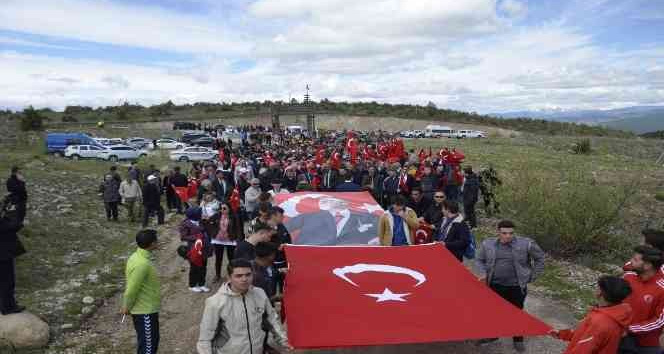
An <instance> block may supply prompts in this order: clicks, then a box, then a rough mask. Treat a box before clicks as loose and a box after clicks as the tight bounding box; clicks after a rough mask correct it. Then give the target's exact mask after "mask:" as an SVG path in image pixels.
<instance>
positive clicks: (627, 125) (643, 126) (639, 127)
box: [603, 112, 664, 134]
mask: <svg viewBox="0 0 664 354" xmlns="http://www.w3.org/2000/svg"><path fill="white" fill-rule="evenodd" d="M603 124H604V125H606V126H607V127H609V128H612V129H620V130H627V131H633V132H635V133H637V134H643V133H648V132H654V131H658V130H664V113H662V112H657V113H653V114H652V115H649V116H646V117H640V118H626V119H620V120H614V121H611V122H606V123H603Z"/></svg>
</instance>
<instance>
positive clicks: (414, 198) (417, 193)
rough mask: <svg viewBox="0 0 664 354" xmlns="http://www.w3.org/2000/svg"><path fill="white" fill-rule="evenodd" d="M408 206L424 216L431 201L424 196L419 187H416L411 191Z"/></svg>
mask: <svg viewBox="0 0 664 354" xmlns="http://www.w3.org/2000/svg"><path fill="white" fill-rule="evenodd" d="M406 206H407V207H409V208H411V209H413V210H414V211H415V214H417V216H418V217H422V216H424V213H425V212H426V211H427V210H428V209H429V207H430V206H431V201H430V200H429V199H427V198H426V197H425V196H424V194H423V193H422V190H421V189H420V188H419V187H415V188H413V189H412V190H411V191H410V199H408V204H407V205H406Z"/></svg>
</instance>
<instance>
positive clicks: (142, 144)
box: [125, 138, 152, 149]
mask: <svg viewBox="0 0 664 354" xmlns="http://www.w3.org/2000/svg"><path fill="white" fill-rule="evenodd" d="M125 144H126V145H129V146H133V147H135V148H138V149H152V140H150V139H145V138H127V139H126V140H125Z"/></svg>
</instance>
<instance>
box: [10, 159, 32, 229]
mask: <svg viewBox="0 0 664 354" xmlns="http://www.w3.org/2000/svg"><path fill="white" fill-rule="evenodd" d="M19 172H20V170H19V168H18V166H14V167H12V171H11V175H10V176H9V178H8V179H7V192H9V199H10V201H11V203H12V204H14V205H15V206H16V217H17V218H18V222H19V223H20V224H23V220H25V213H26V209H27V203H28V191H27V189H26V188H25V180H24V179H23V175H21V174H20V173H19Z"/></svg>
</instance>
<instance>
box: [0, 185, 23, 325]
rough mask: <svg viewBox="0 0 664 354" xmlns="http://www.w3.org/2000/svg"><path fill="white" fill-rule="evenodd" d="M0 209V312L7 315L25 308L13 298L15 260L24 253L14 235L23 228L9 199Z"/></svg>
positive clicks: (17, 212) (14, 206)
mask: <svg viewBox="0 0 664 354" xmlns="http://www.w3.org/2000/svg"><path fill="white" fill-rule="evenodd" d="M0 208H1V209H0V312H1V313H2V314H3V315H9V314H12V313H19V312H22V311H23V310H25V307H23V306H19V305H18V304H17V303H16V298H15V297H14V290H15V288H16V267H15V264H16V263H15V259H16V257H18V256H20V255H22V254H24V253H25V248H23V245H22V244H21V241H20V240H19V239H18V235H17V234H16V233H17V232H18V231H19V230H20V229H21V228H22V227H23V223H22V221H20V220H19V217H20V215H19V211H18V210H17V208H16V204H13V203H12V201H11V200H10V198H6V199H5V200H4V201H3V203H2V205H1V206H0Z"/></svg>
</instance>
